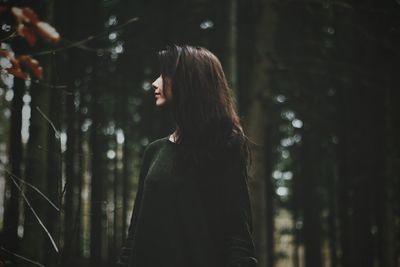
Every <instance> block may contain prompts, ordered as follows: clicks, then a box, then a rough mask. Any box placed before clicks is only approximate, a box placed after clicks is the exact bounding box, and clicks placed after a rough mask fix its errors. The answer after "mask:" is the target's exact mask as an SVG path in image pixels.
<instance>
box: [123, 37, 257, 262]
mask: <svg viewBox="0 0 400 267" xmlns="http://www.w3.org/2000/svg"><path fill="white" fill-rule="evenodd" d="M158 57H159V61H160V65H161V75H160V77H158V78H157V79H156V80H155V81H154V82H153V84H152V86H153V89H154V93H155V104H156V105H157V106H160V107H167V108H168V109H169V110H170V111H171V112H172V115H173V118H174V120H175V123H176V130H175V131H174V133H172V134H171V135H169V136H167V137H164V138H162V139H159V140H156V141H154V142H152V143H151V144H149V145H148V146H147V147H146V149H145V152H144V156H143V160H142V166H141V170H140V175H139V188H138V192H137V195H136V200H135V204H134V210H133V215H132V219H131V224H130V227H129V230H128V238H127V240H126V242H125V246H124V248H123V250H122V254H121V256H120V260H119V264H120V265H122V266H134V267H169V266H171V267H239V266H241V267H250V266H256V265H257V259H256V257H255V248H254V243H253V239H252V218H251V216H252V215H251V206H250V201H249V195H248V187H247V163H248V146H247V139H246V137H245V135H244V133H243V130H242V127H241V125H240V122H239V118H238V116H237V114H236V111H235V106H234V102H233V98H232V95H231V90H230V89H229V87H228V84H227V81H226V78H225V75H224V72H223V70H222V67H221V64H220V62H219V60H218V59H217V57H216V56H215V55H214V54H212V53H211V52H210V51H208V50H207V49H205V48H202V47H193V46H176V45H174V46H171V47H167V48H166V49H165V50H162V51H160V52H159V54H158Z"/></svg>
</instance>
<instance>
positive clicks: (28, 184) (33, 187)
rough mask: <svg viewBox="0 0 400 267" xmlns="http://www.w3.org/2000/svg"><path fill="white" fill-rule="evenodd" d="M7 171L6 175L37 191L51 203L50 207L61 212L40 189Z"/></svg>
mask: <svg viewBox="0 0 400 267" xmlns="http://www.w3.org/2000/svg"><path fill="white" fill-rule="evenodd" d="M4 170H5V171H6V173H8V175H10V176H12V177H14V178H15V179H17V180H19V181H21V182H23V183H24V184H26V185H27V186H29V187H30V188H32V189H33V190H35V191H36V192H37V193H38V194H39V195H41V196H42V197H43V198H44V199H45V200H46V201H47V202H49V204H50V205H52V206H53V207H54V208H55V209H56V210H57V211H60V209H59V208H58V207H57V206H56V205H55V204H54V203H53V202H52V201H51V200H50V199H49V198H48V197H46V195H45V194H43V193H42V192H41V191H40V190H39V188H37V187H36V186H34V185H33V184H30V183H28V182H27V181H25V180H24V179H21V178H19V177H17V176H16V175H15V174H13V173H12V172H10V171H9V170H7V169H4Z"/></svg>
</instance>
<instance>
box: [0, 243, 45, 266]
mask: <svg viewBox="0 0 400 267" xmlns="http://www.w3.org/2000/svg"><path fill="white" fill-rule="evenodd" d="M0 249H1V250H3V251H4V252H7V253H8V254H11V255H14V256H15V257H17V258H20V259H22V260H24V261H27V262H29V263H32V264H35V265H37V266H41V267H44V265H43V264H41V263H39V262H37V261H33V260H30V259H28V258H26V257H24V256H22V255H19V254H17V253H14V252H12V251H9V250H8V249H5V248H4V247H3V246H1V247H0Z"/></svg>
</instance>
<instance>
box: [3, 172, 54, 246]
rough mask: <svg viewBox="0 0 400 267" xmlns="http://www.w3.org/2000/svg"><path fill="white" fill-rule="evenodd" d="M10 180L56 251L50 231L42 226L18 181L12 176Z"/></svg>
mask: <svg viewBox="0 0 400 267" xmlns="http://www.w3.org/2000/svg"><path fill="white" fill-rule="evenodd" d="M10 178H11V180H12V181H13V183H14V185H15V186H16V187H17V188H18V190H19V191H20V192H21V196H22V197H23V198H24V200H25V202H26V204H27V205H28V207H29V209H30V210H31V211H32V213H33V215H34V216H35V218H36V219H37V220H38V222H39V224H40V226H41V227H42V228H43V230H44V231H45V232H46V234H47V236H48V237H49V239H50V241H51V244H52V245H53V247H54V250H55V251H56V252H57V253H58V251H59V250H58V247H57V245H56V242H55V241H54V239H53V237H52V236H51V234H50V232H49V231H48V230H47V228H46V226H44V224H43V222H42V220H40V218H39V216H38V215H37V213H36V211H35V210H34V209H33V207H32V205H31V203H30V202H29V200H28V198H27V197H26V195H25V193H24V191H23V190H22V189H21V187H20V186H19V185H18V183H17V182H16V181H15V179H14V177H12V176H10Z"/></svg>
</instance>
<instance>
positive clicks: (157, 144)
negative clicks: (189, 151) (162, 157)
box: [145, 136, 169, 154]
mask: <svg viewBox="0 0 400 267" xmlns="http://www.w3.org/2000/svg"><path fill="white" fill-rule="evenodd" d="M168 142H169V140H168V136H166V137H163V138H158V139H155V140H153V141H151V142H150V143H149V144H148V145H147V146H146V148H145V153H146V154H148V153H150V154H154V153H155V152H156V151H158V150H160V149H161V148H162V147H163V146H165V145H166V144H167V143H168Z"/></svg>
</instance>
